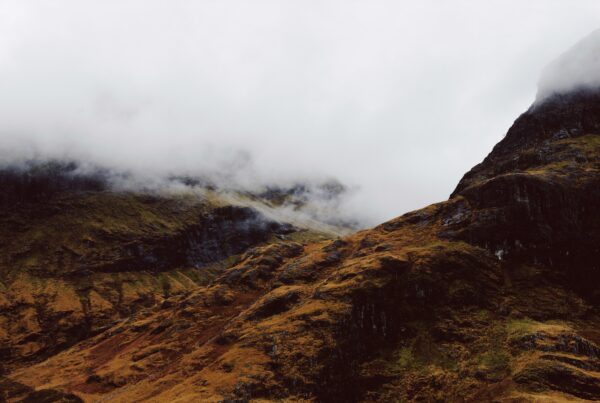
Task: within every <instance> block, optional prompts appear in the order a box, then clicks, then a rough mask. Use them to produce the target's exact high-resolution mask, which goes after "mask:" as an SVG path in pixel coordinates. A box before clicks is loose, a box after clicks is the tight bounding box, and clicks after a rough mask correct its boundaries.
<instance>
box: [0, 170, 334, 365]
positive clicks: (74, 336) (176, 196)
mask: <svg viewBox="0 0 600 403" xmlns="http://www.w3.org/2000/svg"><path fill="white" fill-rule="evenodd" d="M0 185H1V187H2V189H3V192H2V194H1V196H0V205H1V207H2V209H1V210H0V358H1V360H0V371H1V370H4V371H7V370H8V369H9V368H11V367H14V366H19V365H23V364H25V363H31V362H36V361H39V360H41V359H44V358H47V357H49V356H51V355H53V354H55V353H56V352H58V351H61V350H62V349H64V348H66V347H68V346H70V345H72V344H74V343H77V342H79V341H81V340H83V339H85V338H87V337H90V336H93V335H94V334H97V333H99V332H102V331H104V330H106V329H107V328H109V327H110V326H112V325H114V324H115V323H117V322H118V321H119V320H121V319H123V318H127V317H128V316H129V315H131V314H133V313H135V312H137V311H138V310H140V309H143V308H147V307H151V306H154V305H157V304H160V303H161V302H162V301H163V300H164V299H165V298H167V297H169V296H171V295H175V294H179V293H186V292H190V291H191V290H194V289H197V288H198V287H199V286H202V285H205V284H207V283H208V282H209V281H210V280H211V279H212V278H213V277H214V276H215V275H216V274H217V273H219V272H220V271H222V270H223V269H224V268H226V267H228V265H231V264H233V263H234V262H235V261H236V259H237V258H238V255H239V254H241V253H243V252H245V251H246V250H247V249H249V248H251V247H253V246H256V245H260V244H265V243H269V242H273V240H275V239H278V237H279V238H285V237H292V238H299V239H321V238H327V237H329V236H330V235H329V233H328V232H326V233H318V232H314V231H312V232H311V231H307V230H305V229H302V230H301V229H299V228H297V227H294V226H293V225H291V224H289V223H286V222H284V221H279V220H277V219H275V218H274V217H273V216H267V215H265V214H268V213H269V206H268V205H266V204H264V203H263V204H262V205H261V204H260V200H256V199H255V200H253V201H252V205H253V206H262V211H263V212H264V213H261V212H260V211H259V210H257V209H256V208H252V207H249V206H248V205H244V204H243V203H241V202H238V203H236V202H234V201H232V200H231V197H225V196H224V195H221V194H219V193H216V192H214V191H210V190H209V189H197V188H194V189H190V190H187V191H183V192H182V191H179V192H176V193H172V194H165V193H156V192H154V193H149V192H146V193H132V192H116V191H113V190H111V189H110V188H109V186H108V184H107V183H106V179H105V177H103V176H102V174H100V173H98V174H93V175H91V174H85V175H81V174H78V173H77V171H76V165H75V164H72V163H68V164H64V163H57V162H50V163H47V164H42V165H34V166H32V167H30V168H28V169H25V170H22V169H5V170H3V171H0ZM322 227H323V228H325V229H330V228H333V227H327V226H325V225H323V226H322Z"/></svg>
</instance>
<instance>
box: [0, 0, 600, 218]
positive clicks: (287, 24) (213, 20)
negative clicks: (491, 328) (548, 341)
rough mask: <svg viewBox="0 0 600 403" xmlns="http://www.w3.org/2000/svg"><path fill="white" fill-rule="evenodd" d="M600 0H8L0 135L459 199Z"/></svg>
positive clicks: (384, 192) (48, 151)
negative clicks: (469, 175) (461, 183)
mask: <svg viewBox="0 0 600 403" xmlns="http://www.w3.org/2000/svg"><path fill="white" fill-rule="evenodd" d="M598 15H600V3H599V2H598V1H596V0H589V1H586V0H579V1H577V7H574V6H573V3H572V2H566V1H564V0H563V1H561V0H532V1H528V2H522V1H517V0H512V1H507V0H503V1H500V0H492V1H486V2H474V1H468V0H455V1H434V0H419V1H391V0H362V1H357V0H344V1H342V0H321V1H316V0H303V1H275V0H273V1H265V0H257V1H252V2H248V1H242V0H218V1H217V0H215V1H213V0H204V1H186V0H181V1H175V2H174V1H170V2H168V1H158V0H123V1H103V2H95V1H83V0H70V1H69V0H57V1H51V2H49V1H34V0H0V149H2V150H4V153H3V155H4V158H5V159H6V158H13V159H14V158H17V157H22V156H23V155H31V154H30V153H33V152H35V153H37V154H41V155H49V156H58V157H64V156H67V157H69V156H70V157H77V158H80V159H84V160H87V161H90V162H94V163H98V164H103V165H108V166H112V167H115V168H118V169H129V170H136V171H142V172H143V173H144V174H145V175H149V176H152V175H164V174H170V173H179V172H186V173H203V172H206V171H220V172H222V171H228V170H234V171H236V172H237V174H238V176H239V178H238V180H239V181H241V182H244V183H246V184H251V183H270V182H285V181H292V180H294V179H301V178H312V179H315V178H322V177H331V176H333V177H336V178H338V179H339V180H340V181H342V182H344V183H346V184H348V185H350V186H359V187H360V191H357V192H355V193H354V196H353V198H352V199H351V200H349V201H348V204H347V205H346V206H345V208H347V209H348V212H350V213H352V214H355V215H357V216H359V215H360V216H361V217H364V218H365V219H366V220H367V222H368V223H370V224H372V223H376V222H378V221H383V220H385V219H389V218H391V217H394V216H396V215H398V214H401V213H403V212H406V211H408V210H410V209H414V208H417V207H420V206H423V205H425V204H428V203H431V202H436V201H439V200H442V199H444V198H446V197H447V195H448V194H449V193H450V192H451V191H452V189H453V187H454V186H455V184H456V183H457V182H458V180H459V179H460V177H461V175H462V174H463V173H464V172H465V171H467V170H468V169H469V168H470V167H471V166H472V165H474V164H475V163H477V162H479V161H480V160H481V159H482V158H483V157H484V156H485V154H487V152H489V150H490V149H491V147H492V146H493V144H494V143H496V142H497V141H498V140H499V139H501V138H502V135H503V134H504V133H505V131H506V130H507V128H508V127H509V125H510V123H511V122H512V121H513V120H514V119H515V118H516V117H517V115H518V114H519V113H521V112H522V111H524V110H525V109H526V108H527V107H528V106H529V104H530V103H531V102H532V100H533V99H534V95H535V91H536V81H537V78H538V75H539V72H540V71H541V69H542V67H543V66H544V65H545V64H547V62H548V61H549V60H552V59H553V58H555V57H556V55H558V54H560V53H561V52H562V51H564V49H566V48H567V47H568V46H569V45H570V44H571V43H574V42H575V41H576V40H577V39H578V38H580V37H582V36H583V35H585V34H587V33H588V32H590V31H592V29H595V28H596V27H597V26H598V25H599V24H598V22H599V21H598V17H597V16H598ZM28 153H29V154H28ZM240 153H241V154H240ZM239 155H245V156H249V157H244V158H242V159H240V158H238V156H239ZM247 159H250V160H251V161H252V162H251V163H247V164H245V165H244V164H242V166H241V167H240V166H238V167H234V168H235V169H232V167H231V165H236V164H238V165H239V163H240V160H241V161H245V160H247Z"/></svg>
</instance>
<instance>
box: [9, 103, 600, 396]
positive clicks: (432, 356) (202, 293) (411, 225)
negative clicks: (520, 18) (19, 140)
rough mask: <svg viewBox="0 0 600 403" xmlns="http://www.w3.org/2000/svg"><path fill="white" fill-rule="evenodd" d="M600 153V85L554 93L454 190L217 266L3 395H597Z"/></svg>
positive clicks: (27, 369) (30, 373) (13, 380)
mask: <svg viewBox="0 0 600 403" xmlns="http://www.w3.org/2000/svg"><path fill="white" fill-rule="evenodd" d="M599 170H600V96H599V95H598V94H596V93H590V92H582V93H576V94H569V95H567V96H561V97H554V98H551V99H548V100H547V101H546V102H545V103H544V104H541V105H536V106H535V107H534V108H532V109H530V110H529V111H527V112H526V113H525V114H523V115H522V116H521V117H520V118H519V119H517V121H516V122H515V124H514V125H513V127H512V128H511V129H510V130H509V132H508V134H507V135H506V137H505V138H504V139H503V140H502V141H501V142H500V143H499V144H498V145H497V146H496V147H495V148H494V150H493V151H492V153H491V154H490V155H489V156H488V157H487V158H486V159H485V160H484V162H483V163H481V164H480V165H478V166H476V167H475V168H473V170H471V171H470V172H469V173H467V174H466V175H465V177H464V178H463V180H462V181H461V182H460V184H459V185H458V187H457V189H456V191H455V192H454V193H453V194H452V196H451V198H450V199H449V200H448V201H446V202H442V203H438V204H434V205H431V206H428V207H426V208H424V209H421V210H418V211H414V212H411V213H408V214H405V215H404V216H402V217H399V218H396V219H394V220H391V221H389V222H387V223H384V224H382V225H380V226H378V227H376V228H374V229H371V230H367V231H361V232H358V233H355V234H353V235H350V236H347V237H344V238H340V239H337V240H334V241H321V242H314V243H309V244H304V245H303V244H301V243H297V242H293V241H290V240H286V239H277V240H276V241H275V242H273V243H271V244H269V245H262V246H259V247H255V248H252V249H250V250H248V251H246V252H245V253H244V254H243V255H242V256H241V257H240V259H239V261H238V262H236V263H234V264H233V265H232V266H231V267H229V268H227V269H225V270H224V271H223V272H222V273H219V274H218V275H217V276H216V278H215V279H214V280H213V281H212V282H211V283H210V284H207V285H205V286H198V287H197V288H195V289H193V290H192V291H191V292H189V293H183V294H177V295H169V296H166V297H165V298H164V300H163V302H162V303H161V304H160V305H155V306H153V307H148V308H147V309H142V310H139V311H137V312H135V313H133V314H132V315H130V316H129V317H127V318H126V319H124V320H121V321H119V322H118V323H116V324H115V325H114V326H112V327H110V328H108V329H107V330H105V331H103V332H101V333H99V334H97V335H95V336H93V337H90V338H88V339H86V340H84V341H82V342H80V343H78V344H76V345H74V346H72V347H70V348H67V349H65V350H64V351H62V352H60V353H58V354H56V355H53V356H52V357H50V358H49V359H47V360H46V361H44V362H40V363H38V364H35V365H29V366H22V367H20V368H15V369H14V370H13V371H12V372H11V373H10V374H8V375H7V377H6V378H5V379H4V380H3V381H2V382H3V385H4V388H5V390H6V391H5V392H4V393H5V398H6V399H8V400H10V401H13V400H14V401H19V400H22V399H27V398H28V396H29V398H31V396H34V397H35V396H46V397H47V400H46V401H52V399H54V400H59V399H63V401H68V400H69V399H70V400H71V401H78V399H82V400H85V401H111V402H112V401H115V402H130V401H180V402H188V401H215V402H217V401H242V402H243V401H254V400H255V401H261V400H275V401H276V400H288V401H332V402H338V401H365V402H368V401H456V402H464V401H473V402H479V401H507V402H508V401H512V402H517V401H524V402H527V401H532V402H533V401H577V400H600V347H599V346H600V327H599V326H600V315H599V312H598V298H599V296H600V295H599V294H598V291H597V287H596V285H597V284H598V276H599V273H600V272H599V270H600V268H599V267H598V265H599V262H600V249H599V247H600V215H599V214H598V213H597V210H596V209H597V206H598V205H600V190H599V189H600V175H599ZM34 390H36V391H34ZM35 394H37V395H35Z"/></svg>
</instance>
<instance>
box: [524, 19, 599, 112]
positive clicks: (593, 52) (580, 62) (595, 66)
mask: <svg viewBox="0 0 600 403" xmlns="http://www.w3.org/2000/svg"><path fill="white" fill-rule="evenodd" d="M598 88H600V29H598V30H596V31H594V32H592V33H591V34H589V35H588V36H586V37H585V38H584V39H582V40H580V41H579V42H577V44H575V45H574V46H573V47H571V48H570V49H569V50H567V51H566V52H565V53H563V54H562V55H560V57H558V58H557V59H556V60H554V61H553V62H552V63H550V64H549V65H548V66H547V67H546V68H545V69H544V71H543V73H542V76H541V78H540V81H539V84H538V93H537V97H536V103H539V102H542V101H543V100H545V99H546V98H548V97H550V96H552V95H555V94H564V93H568V92H571V91H579V90H590V89H598Z"/></svg>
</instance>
